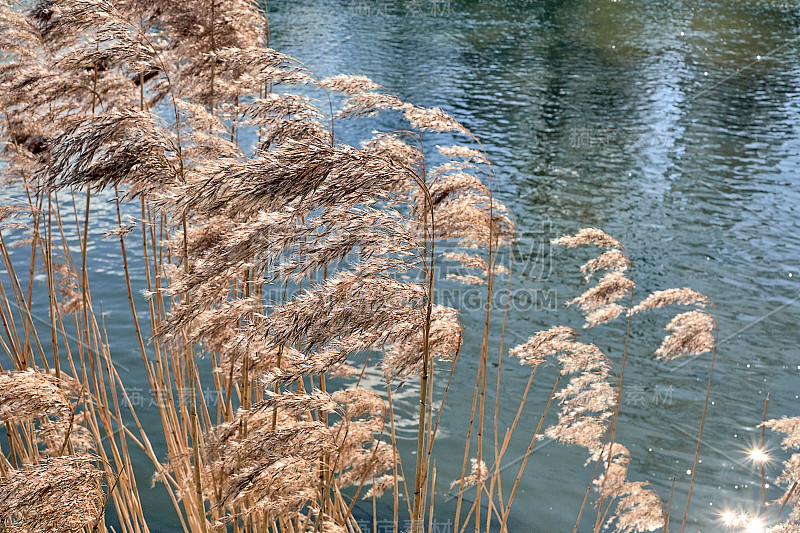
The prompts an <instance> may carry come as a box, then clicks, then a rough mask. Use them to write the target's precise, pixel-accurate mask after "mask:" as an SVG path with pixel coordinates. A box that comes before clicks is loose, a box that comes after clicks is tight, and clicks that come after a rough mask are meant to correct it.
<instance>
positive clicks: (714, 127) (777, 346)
mask: <svg viewBox="0 0 800 533" xmlns="http://www.w3.org/2000/svg"><path fill="white" fill-rule="evenodd" d="M270 9H271V11H272V19H271V22H272V27H273V45H274V46H275V47H276V48H278V49H279V50H281V51H283V52H286V53H289V54H292V55H294V56H296V57H299V58H302V59H303V60H304V61H305V62H306V63H307V64H308V65H309V66H310V67H311V68H313V69H314V70H316V71H317V72H318V73H319V74H320V75H332V74H336V73H342V72H344V73H354V74H365V75H367V76H370V77H372V78H373V79H375V80H376V81H378V82H379V83H381V84H383V85H385V86H387V87H389V88H391V89H392V90H393V91H395V92H397V93H398V94H399V95H400V96H401V97H403V98H405V99H406V100H409V101H412V102H415V103H419V104H423V105H429V106H441V107H443V108H444V109H445V110H447V111H449V112H451V113H452V114H454V115H455V116H456V117H457V118H458V119H459V120H461V121H462V122H463V123H464V124H465V125H466V126H467V127H468V128H469V129H470V130H472V131H473V132H475V133H476V135H477V136H478V137H479V138H480V139H481V140H482V141H483V142H484V143H485V145H486V148H487V150H488V152H489V154H490V156H491V158H492V161H493V163H494V165H495V166H496V168H497V172H498V178H497V189H498V191H499V196H500V197H501V198H502V199H503V201H505V202H506V203H507V204H508V205H509V207H511V209H512V210H513V212H514V215H515V216H516V220H517V222H518V225H519V230H520V235H521V238H522V239H521V245H520V251H519V253H518V258H517V259H518V261H517V262H516V263H515V265H516V269H517V273H516V274H515V276H514V277H513V280H512V286H511V290H512V293H513V294H516V295H517V296H518V298H517V300H515V302H517V304H518V305H517V309H516V310H512V311H511V313H510V315H509V323H508V328H507V331H508V335H507V340H506V343H507V344H506V345H507V346H508V345H509V344H510V345H512V346H513V344H515V343H516V342H519V341H522V340H524V339H526V338H527V337H528V336H529V335H531V334H532V333H533V332H535V331H537V330H539V329H542V328H546V327H549V326H551V325H555V324H562V323H566V324H568V325H573V326H579V325H580V324H581V321H580V318H579V317H578V316H577V314H576V313H575V312H574V311H572V310H571V309H570V310H565V309H564V307H563V302H564V301H567V300H569V299H571V298H573V297H574V296H576V295H577V294H579V293H580V292H581V290H582V288H583V285H582V280H581V277H580V274H579V272H578V265H579V264H580V261H581V260H584V259H586V258H588V257H589V256H588V255H587V254H586V253H581V252H572V251H566V250H553V251H552V253H550V251H549V250H548V249H547V247H542V246H540V245H541V244H542V243H544V242H546V241H547V240H548V239H550V238H552V237H554V236H557V235H559V234H562V233H565V232H568V231H571V230H574V229H577V228H579V227H583V226H597V227H600V228H603V229H605V230H606V231H607V232H609V233H610V234H612V235H614V236H616V237H618V238H619V239H620V240H621V241H623V243H624V244H625V246H626V247H627V250H628V253H629V254H630V255H631V257H632V259H633V262H634V267H635V274H634V275H635V280H636V283H637V292H638V294H639V295H640V296H643V295H645V294H646V293H647V292H649V291H652V290H657V289H661V288H667V287H674V286H678V287H682V286H687V285H688V286H691V287H693V288H695V289H697V290H700V291H702V292H704V293H705V294H707V295H708V296H709V297H710V298H711V299H712V300H713V301H714V302H715V304H716V308H717V309H716V310H717V314H718V318H719V323H720V345H719V355H718V358H717V367H716V373H715V376H714V384H713V387H712V394H711V402H712V403H711V404H710V406H709V411H708V419H707V423H706V429H705V437H704V445H703V448H702V454H701V459H702V463H701V464H700V465H699V468H698V471H697V481H696V485H695V489H694V496H693V503H692V512H691V514H690V522H689V527H688V528H687V529H689V530H701V531H717V530H722V529H723V527H722V525H721V524H720V522H719V521H718V520H717V518H718V513H719V512H720V511H721V510H722V509H723V508H729V507H731V508H742V509H744V508H748V509H752V508H757V503H758V502H759V500H760V474H758V473H757V472H756V471H755V469H753V468H752V466H750V465H749V464H748V463H747V462H746V461H745V460H744V457H745V453H744V450H745V448H746V447H747V446H748V445H750V444H752V443H753V442H754V441H755V440H756V439H757V437H760V430H756V429H755V427H756V425H757V424H758V423H759V422H760V419H761V414H762V409H763V402H764V398H765V395H766V394H767V393H769V394H770V407H769V414H770V416H774V417H779V416H783V415H789V416H796V415H798V413H800V402H798V396H797V395H798V393H800V387H798V377H800V349H798V341H800V335H799V334H798V328H797V324H798V323H799V322H800V300H798V298H800V283H798V277H800V236H799V235H800V234H799V233H798V230H800V224H799V223H798V213H797V210H798V209H799V208H800V138H799V137H798V125H799V124H800V121H799V120H798V118H799V117H798V115H799V114H800V92H798V82H800V62H799V61H798V57H799V56H798V52H800V42H798V36H800V33H799V32H798V30H799V29H800V18H798V14H800V9H798V5H797V4H796V3H785V2H764V1H754V0H738V1H698V2H680V1H679V2H659V1H646V0H642V1H636V2H632V1H616V2H615V1H602V0H593V1H588V0H584V1H581V0H568V1H542V0H537V1H481V2H478V1H473V2H466V1H450V2H448V1H442V2H434V1H430V0H424V1H417V2H414V1H410V0H408V1H404V2H403V1H391V2H384V1H380V0H378V1H376V2H361V1H357V0H352V1H348V0H343V1H335V2H334V1H324V0H323V1H320V0H313V1H297V0H292V1H273V2H270ZM543 250H544V251H543ZM534 291H538V293H536V292H534ZM548 291H550V292H548ZM522 295H528V296H527V297H522ZM554 295H557V296H556V297H555V298H553V296H554ZM537 297H538V300H536V299H535V298H537ZM532 300H533V301H535V302H538V303H537V304H536V305H531V304H530V302H531V301H532ZM552 301H557V302H558V305H557V306H555V307H553V306H552V305H551V303H552ZM670 316H671V315H669V314H668V313H663V314H661V313H655V314H652V315H641V317H640V318H637V320H636V321H635V322H634V330H635V331H634V334H633V339H632V345H631V351H630V359H629V361H628V367H627V369H626V381H625V386H624V387H623V395H624V397H623V401H622V415H621V422H620V424H621V427H620V430H619V433H618V440H619V441H620V442H623V443H624V444H626V445H627V446H628V447H629V448H630V449H631V452H632V455H633V460H632V467H631V471H630V477H631V478H632V479H635V480H648V481H650V482H651V483H652V484H653V486H654V487H655V488H656V489H657V490H658V492H659V494H660V495H661V497H662V498H663V499H664V501H665V502H666V501H667V499H668V498H669V493H670V487H671V484H672V479H673V477H675V478H677V481H676V485H675V494H674V496H673V505H672V509H671V515H672V517H673V529H674V528H675V527H679V525H680V518H681V516H682V514H683V509H684V506H685V501H686V493H687V490H688V482H689V479H690V476H689V475H688V474H687V472H689V471H690V469H691V468H692V459H693V454H694V447H695V444H696V435H697V429H698V427H699V420H700V414H701V412H702V407H703V398H704V395H705V386H706V380H707V377H708V371H709V362H710V359H709V358H708V357H707V356H703V357H701V358H699V359H697V360H693V361H691V363H689V364H683V363H682V362H680V361H678V362H674V363H672V364H667V363H661V362H658V361H655V360H654V358H653V355H652V352H653V350H654V349H655V348H656V347H657V346H658V344H659V342H660V339H661V335H662V330H661V328H663V326H664V325H665V324H666V322H667V321H668V320H669V318H670ZM500 318H502V317H498V324H497V325H498V326H499V325H500V324H499V319H500ZM464 319H465V325H466V326H467V327H466V331H467V333H468V335H467V338H466V344H465V349H464V353H463V356H462V357H463V358H462V360H461V362H460V363H461V367H460V369H459V373H458V375H457V376H456V379H457V383H456V386H455V387H454V391H455V392H454V395H453V396H452V397H451V398H450V400H451V401H450V402H449V403H448V407H447V409H448V412H447V414H448V415H449V416H448V417H447V418H446V421H447V422H446V423H447V427H446V430H447V435H446V437H445V438H443V439H442V440H441V441H440V442H439V443H438V446H439V447H438V451H439V454H438V459H437V469H438V475H439V479H442V480H445V482H443V483H442V484H441V486H440V488H439V491H440V492H441V493H442V494H444V493H447V489H446V484H447V482H449V480H450V479H453V478H454V477H456V476H457V471H458V470H459V469H460V450H461V449H462V440H463V437H462V436H463V434H464V427H465V425H466V422H467V420H468V408H469V395H470V394H471V388H472V384H473V382H474V375H475V369H476V365H477V354H478V352H479V343H478V337H479V335H478V334H477V333H475V332H479V331H480V330H481V323H480V321H481V315H480V312H478V311H472V312H468V313H465V317H464ZM495 331H498V330H497V329H496V330H495ZM623 334H624V332H623V331H621V330H620V329H619V328H618V327H601V328H596V329H595V330H589V331H587V332H586V333H585V338H586V339H590V340H594V341H596V342H597V343H598V345H599V346H600V347H601V348H603V349H604V350H608V353H609V354H610V355H611V356H612V358H614V359H615V360H616V361H619V358H620V351H621V346H622V339H623ZM495 340H497V339H495ZM495 351H496V350H495ZM501 372H502V389H503V393H502V398H503V400H502V403H501V409H500V411H501V419H502V420H501V423H500V426H501V431H502V429H503V427H504V426H505V425H508V424H510V422H511V421H512V420H513V414H514V409H515V408H516V400H517V397H518V395H519V393H520V391H521V389H522V387H523V385H524V380H525V379H526V378H527V373H526V372H525V369H523V368H521V367H519V366H518V365H517V364H514V363H513V362H510V363H508V364H505V365H504V366H503V368H502V371H501ZM548 379H549V378H545V377H544V376H543V377H542V379H541V381H539V380H538V379H537V381H536V383H538V385H539V388H538V389H536V391H535V393H534V394H535V396H536V398H534V401H533V403H531V405H530V409H529V410H528V411H526V414H525V415H524V416H525V417H526V418H525V420H524V424H526V425H525V426H524V428H523V429H522V430H521V431H520V433H519V435H518V437H519V438H518V439H517V440H515V444H514V449H513V450H511V451H510V452H509V455H508V456H507V457H519V456H520V455H522V453H524V450H525V447H526V446H527V444H528V438H529V436H530V433H531V432H532V429H533V428H534V427H535V423H536V421H537V417H538V416H539V412H540V409H541V407H540V406H541V400H542V398H543V397H544V396H546V394H547V392H549V391H546V390H545V389H547V388H548V385H547V383H548ZM535 386H536V385H535ZM493 395H494V393H492V397H493ZM537 401H538V403H537ZM770 443H771V444H772V445H773V446H777V444H778V439H777V438H775V437H771V440H770ZM454 452H459V453H454ZM583 460H584V453H583V452H582V451H581V450H579V449H569V448H563V447H560V446H557V445H554V444H546V443H544V444H542V445H541V448H540V449H538V450H537V451H536V452H535V453H534V455H533V456H532V459H531V463H530V464H529V467H528V469H527V471H526V473H525V476H524V478H523V481H522V485H521V490H522V493H521V495H520V496H519V498H518V503H517V506H516V509H515V511H514V526H513V527H512V529H511V530H512V531H571V530H572V527H573V525H574V523H575V518H576V516H577V512H578V509H579V507H580V504H581V501H582V498H583V494H584V491H585V488H586V484H587V483H588V480H589V478H590V476H591V468H590V467H584V466H583ZM516 466H518V465H515V466H512V467H511V468H509V470H508V475H509V480H512V479H513V475H514V473H515V467H516ZM778 473H779V466H778V465H773V466H772V467H771V468H769V469H768V478H770V479H774V478H775V477H776V476H777V475H778ZM507 483H509V481H507ZM509 486H510V485H509ZM780 494H781V493H780V491H779V490H778V489H777V488H775V487H770V488H769V489H768V497H771V498H777V497H779V496H780ZM437 505H438V506H439V513H437V514H439V516H441V517H442V518H444V517H447V516H449V515H448V513H451V512H452V508H453V506H452V504H451V503H449V502H445V501H444V500H439V502H437ZM594 519H595V517H594V512H593V511H589V512H588V518H586V519H585V521H584V522H585V523H583V524H582V527H581V530H591V526H593V524H594ZM676 521H677V522H676Z"/></svg>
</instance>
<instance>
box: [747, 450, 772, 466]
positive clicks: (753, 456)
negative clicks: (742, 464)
mask: <svg viewBox="0 0 800 533" xmlns="http://www.w3.org/2000/svg"><path fill="white" fill-rule="evenodd" d="M747 458H748V459H750V460H751V461H753V462H754V463H756V464H760V463H769V462H770V461H771V457H770V456H769V454H768V453H767V451H766V450H765V449H764V448H756V447H754V448H751V449H750V450H749V451H748V452H747Z"/></svg>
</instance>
